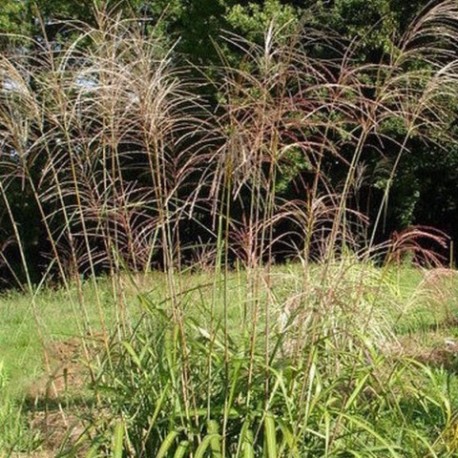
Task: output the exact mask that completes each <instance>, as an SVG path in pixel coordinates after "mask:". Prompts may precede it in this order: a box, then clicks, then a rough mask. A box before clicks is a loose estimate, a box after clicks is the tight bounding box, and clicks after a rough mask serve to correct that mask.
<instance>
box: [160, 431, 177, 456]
mask: <svg viewBox="0 0 458 458" xmlns="http://www.w3.org/2000/svg"><path fill="white" fill-rule="evenodd" d="M177 436H178V431H171V432H169V433H168V434H167V436H166V438H165V439H164V440H163V442H162V444H161V446H160V448H159V451H158V452H157V455H156V458H164V457H165V456H166V455H167V452H168V451H169V450H170V448H171V447H172V445H173V443H174V442H175V439H176V438H177Z"/></svg>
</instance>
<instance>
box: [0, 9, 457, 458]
mask: <svg viewBox="0 0 458 458" xmlns="http://www.w3.org/2000/svg"><path fill="white" fill-rule="evenodd" d="M456 21H457V17H456V7H455V4H454V2H451V1H444V2H440V4H438V6H432V7H431V8H430V9H429V10H428V11H426V12H425V13H424V15H423V16H421V17H419V18H418V20H417V22H416V23H415V24H413V25H412V27H411V28H410V29H408V30H407V32H406V34H405V36H404V37H402V39H401V40H400V41H399V44H398V47H397V48H396V49H393V50H392V53H391V54H390V55H387V56H385V57H386V58H385V59H384V60H383V61H382V62H381V63H380V64H377V65H365V64H361V62H359V61H358V60H357V59H356V58H355V57H354V56H353V47H354V46H358V44H355V43H345V42H344V41H343V40H342V39H340V38H339V37H338V36H334V35H333V34H330V33H328V34H325V33H322V32H320V31H317V30H309V29H306V28H303V29H300V30H298V31H297V32H296V33H294V34H288V35H285V34H284V30H281V29H279V28H277V27H275V24H273V23H272V25H271V26H270V27H269V28H268V30H267V31H266V34H265V37H264V40H263V41H262V43H259V42H258V43H251V42H248V41H246V40H243V39H241V38H239V37H234V36H228V37H227V46H229V47H233V48H236V49H238V50H239V52H240V56H241V64H240V66H233V67H229V66H228V65H225V64H222V65H221V68H220V69H219V76H218V77H217V78H215V80H213V81H210V82H208V81H206V82H204V83H201V82H200V83H198V82H196V81H194V80H192V79H191V78H190V77H189V74H190V73H189V72H188V71H186V70H180V69H177V68H176V67H175V65H174V55H173V50H167V49H165V46H164V44H163V43H162V42H161V41H160V40H159V39H157V40H156V39H153V40H147V39H146V38H145V36H144V35H143V34H142V33H141V31H140V30H139V29H138V28H137V25H136V24H135V22H133V21H121V20H113V19H112V18H109V17H107V16H106V15H100V16H99V19H98V24H97V26H96V27H86V26H82V25H78V27H77V30H76V32H77V38H76V39H75V41H74V42H73V43H71V44H70V45H69V46H68V47H66V48H59V49H58V50H56V49H55V48H53V45H52V43H41V42H40V43H33V46H31V49H34V50H36V52H34V53H33V54H31V55H28V56H27V58H25V57H24V56H23V55H21V54H20V55H16V56H15V55H12V56H2V58H1V59H0V69H1V72H2V73H1V75H2V77H3V78H6V80H7V82H8V85H7V89H5V87H3V90H2V91H1V99H0V122H1V135H2V139H3V140H2V141H3V143H4V145H6V146H7V147H8V148H9V151H10V153H11V154H10V155H9V156H7V157H2V163H1V166H2V167H1V174H2V175H1V180H0V197H1V198H2V206H3V207H2V209H3V211H2V218H4V220H5V221H6V222H7V224H6V226H5V227H7V230H8V231H9V238H8V244H6V245H7V246H5V250H3V251H2V252H1V253H2V260H3V269H4V270H5V271H6V272H8V273H9V275H10V277H11V278H12V279H14V280H16V281H17V282H18V283H20V284H21V285H22V286H23V289H24V290H25V291H26V292H27V293H28V294H29V296H28V297H30V298H31V299H30V304H31V305H30V315H31V316H32V317H33V320H34V322H35V324H36V327H35V329H36V330H37V340H39V341H40V343H41V344H42V345H43V348H45V349H46V344H47V333H48V331H49V329H50V328H51V327H52V322H51V323H50V322H47V320H46V321H45V319H44V318H45V313H46V310H45V308H44V307H43V306H42V305H43V304H41V302H40V297H41V295H42V294H45V293H44V292H43V291H42V290H43V287H44V285H46V283H47V282H49V283H51V282H52V281H54V282H59V283H60V284H61V285H62V287H63V292H56V293H54V294H55V295H58V294H63V295H64V299H63V300H62V302H65V301H67V300H68V303H66V304H61V305H60V306H59V310H60V311H61V312H62V313H64V311H65V310H66V309H67V306H68V309H69V310H71V313H72V314H73V316H74V317H76V318H77V320H76V321H75V323H74V326H75V328H71V329H72V330H73V329H75V331H72V332H74V333H75V336H76V337H77V340H78V346H79V347H80V349H81V352H80V353H81V359H82V360H83V361H85V368H86V372H87V374H88V375H87V377H88V379H89V380H90V383H89V386H90V388H91V390H92V392H91V393H92V397H91V398H90V402H87V403H86V404H85V406H84V408H83V409H82V410H81V412H82V415H81V416H82V423H83V425H84V428H83V429H82V431H80V434H79V436H80V437H79V439H78V440H76V441H74V443H73V444H72V443H71V441H70V439H69V437H67V438H66V439H65V440H64V441H63V442H64V443H63V444H62V445H61V446H60V448H59V450H60V452H59V453H60V454H61V456H62V455H63V456H65V454H67V456H75V454H76V453H85V454H89V456H98V455H101V456H107V455H108V456H117V457H121V456H135V457H142V456H145V457H146V456H158V457H166V456H170V457H171V456H175V457H180V456H192V457H195V458H198V457H203V456H214V457H222V456H234V457H242V456H244V457H248V456H267V457H269V458H274V457H280V456H291V457H303V456H310V457H313V456H326V457H333V456H335V457H338V456H339V457H346V456H364V457H387V456H391V457H402V456H418V457H425V456H431V457H447V456H450V457H452V456H454V455H456V453H457V444H456V440H455V439H454V437H455V432H456V412H455V411H454V409H453V407H452V406H453V404H452V400H453V399H455V396H456V393H455V392H456V387H455V381H454V380H453V379H452V378H450V377H448V376H446V375H444V374H445V373H444V371H443V370H437V369H435V368H434V369H432V368H431V367H429V366H428V364H429V362H428V361H427V360H425V361H423V362H420V361H419V358H417V359H415V358H414V357H412V355H408V354H405V353H403V347H402V342H401V343H400V338H399V336H400V335H401V334H402V333H403V332H404V333H406V334H407V333H408V332H409V330H408V325H407V324H406V323H408V322H409V320H408V318H407V314H408V313H410V312H411V311H415V312H419V315H421V314H422V313H423V312H422V311H421V309H419V308H418V307H417V302H418V301H417V298H418V297H424V298H425V299H424V301H425V302H426V303H430V299H428V294H432V295H433V296H434V293H431V291H432V289H431V288H432V286H431V285H432V284H434V281H431V282H432V283H431V282H430V284H428V280H426V279H425V281H424V282H423V283H422V286H420V287H418V288H417V287H414V288H413V289H414V293H412V294H411V293H410V292H406V291H405V290H404V289H403V288H402V287H401V286H399V279H398V278H397V277H396V273H397V271H396V270H395V269H394V268H393V267H392V266H393V265H396V264H397V265H398V267H399V265H400V264H402V262H405V259H406V258H407V257H409V258H410V259H411V260H412V261H414V262H415V263H417V264H423V265H438V263H439V261H440V257H439V256H438V255H436V253H435V251H434V250H431V249H429V250H428V249H425V248H424V244H422V243H421V240H423V241H424V239H426V240H427V242H428V244H429V245H430V246H438V247H439V248H440V249H445V248H446V237H445V236H444V235H443V234H440V233H438V232H435V231H432V230H427V229H425V228H411V229H408V230H406V231H403V232H401V233H399V234H394V235H393V237H392V240H391V241H389V242H386V243H383V244H376V239H377V234H378V231H379V230H380V228H381V226H382V225H383V219H384V212H385V209H386V205H387V203H388V197H389V192H390V187H391V186H392V183H393V180H394V179H395V176H396V173H397V168H398V166H399V164H400V161H401V158H402V156H403V155H405V154H408V153H409V146H410V144H411V143H410V141H411V140H412V139H413V138H414V139H415V140H416V141H418V140H421V139H431V138H433V137H434V136H431V135H430V133H431V132H435V133H436V134H437V135H438V136H441V135H444V136H446V135H447V134H448V132H447V126H448V125H449V122H450V119H451V118H452V117H453V108H451V106H450V103H449V101H450V100H451V98H453V97H454V96H456V89H457V85H456V82H457V73H456V65H454V64H453V65H449V64H444V62H446V59H447V58H448V56H450V53H451V52H455V51H456V44H457V39H456V38H457V36H456V23H457V22H456ZM420 36H421V39H420V38H419V37H420ZM439 38H440V39H439ZM323 48H326V49H327V50H330V51H332V52H331V54H332V56H333V58H329V56H328V57H326V58H324V57H323V53H322V52H321V51H322V50H323ZM320 50H321V51H320ZM220 51H221V54H222V57H223V62H225V61H224V51H223V50H220ZM212 74H213V72H212ZM200 84H205V90H204V91H201V89H202V87H201V86H200ZM209 85H212V87H213V89H212V91H213V95H214V96H215V99H216V100H217V101H218V103H217V105H216V106H212V105H211V101H208V100H205V99H204V96H202V95H198V94H201V93H206V91H207V90H209V89H208V88H209ZM212 102H213V103H214V102H215V101H214V100H213V101H212ZM380 149H381V150H386V149H390V150H392V151H394V156H393V161H392V167H391V168H390V170H389V171H388V172H387V173H385V175H384V177H383V180H381V182H380V183H379V184H378V185H379V187H380V186H381V189H382V192H381V193H380V196H379V205H378V206H377V208H376V211H375V212H372V213H371V214H369V215H365V214H364V213H363V212H362V211H360V205H359V204H358V202H360V197H361V190H362V189H363V188H364V183H365V179H364V170H365V166H366V158H367V160H368V161H369V162H370V161H374V160H375V161H377V160H379V159H380V156H379V154H378V152H379V150H380ZM382 159H383V158H382ZM336 169H338V171H339V173H338V174H336V173H329V172H330V171H333V172H336ZM336 176H337V177H340V178H338V179H336ZM331 177H332V178H331ZM19 186H21V189H23V190H24V194H23V196H21V198H20V199H19V198H18V193H17V189H18V187H19ZM26 197H27V199H26ZM30 208H32V210H30ZM21 210H24V211H25V213H24V214H25V215H29V216H30V215H31V214H32V215H33V216H34V218H35V219H34V221H36V222H37V226H38V228H39V229H38V231H39V232H40V239H42V240H45V241H46V251H47V253H48V254H47V257H45V256H41V255H38V254H37V248H36V246H35V247H34V244H33V243H30V241H31V240H33V238H30V237H25V236H24V234H25V233H24V231H25V230H26V228H28V227H29V226H28V225H27V224H26V221H25V220H24V214H23V212H22V211H21ZM8 250H10V251H8ZM7 254H9V255H8V256H7ZM34 256H38V258H39V259H40V260H41V262H42V263H41V264H40V263H37V265H40V266H41V269H42V272H36V271H35V272H33V269H31V266H34V267H36V265H35V264H34V263H33V260H34V259H36V258H35V257H34ZM276 256H277V257H279V258H281V259H282V260H283V261H285V262H286V261H287V260H289V261H291V265H289V266H288V265H286V266H281V267H280V266H276V263H275V257H276ZM154 265H155V266H157V267H160V268H161V270H162V271H163V273H157V274H151V272H150V270H151V267H152V266H154ZM38 270H40V269H38ZM400 271H401V276H402V275H406V270H403V269H400ZM191 272H193V273H191ZM412 272H414V274H413V275H420V274H419V273H418V272H419V271H418V270H416V271H413V270H412V271H409V272H408V274H409V275H411V274H412ZM436 272H437V270H436ZM101 273H106V274H108V275H107V278H106V279H105V280H101V279H100V278H99V275H100V274H101ZM85 279H86V280H87V281H86V280H85ZM426 284H428V285H429V286H425V285H426ZM102 285H105V286H102ZM147 288H150V289H151V291H150V293H148V292H145V289H147ZM444 288H445V287H444ZM442 289H443V288H442V287H441V288H440V290H441V291H442ZM427 291H429V293H428V292H427ZM455 297H456V296H455V295H454V293H452V292H451V293H450V295H449V296H447V298H446V299H444V300H439V304H440V305H441V306H444V309H443V312H441V313H438V315H437V317H436V319H437V320H438V321H439V322H441V323H443V322H444V320H446V321H447V320H448V321H447V322H448V323H450V322H451V320H450V318H451V317H453V316H454V314H455V310H454V308H453V304H454V302H455ZM412 298H413V299H412ZM444 304H446V305H444ZM136 306H139V308H140V312H136V311H135V310H134V307H136ZM56 308H57V307H56ZM140 315H141V316H140ZM428 320H429V321H430V320H431V316H428V317H427V318H426V322H428ZM421 321H422V319H421V320H419V322H421ZM72 326H73V325H72ZM422 326H423V325H418V324H417V323H416V324H415V325H413V329H412V330H410V332H412V331H413V332H414V331H416V330H417V329H418V328H422ZM47 327H48V329H47ZM69 327H70V326H69ZM45 354H46V355H47V354H48V352H45ZM46 364H47V367H46V370H47V371H48V373H49V374H48V375H50V376H51V378H52V383H51V385H52V387H53V390H54V392H55V399H54V400H53V402H54V405H55V406H57V410H58V411H59V412H64V407H66V406H67V407H68V406H69V405H72V402H71V401H72V400H71V399H70V401H69V399H68V396H67V394H68V393H67V392H66V385H67V378H68V370H65V369H64V372H63V374H64V375H63V379H64V382H65V383H64V388H65V393H64V396H62V395H59V392H58V389H57V387H56V385H57V381H56V380H55V379H54V376H53V371H52V367H51V364H49V358H48V360H47V363H46ZM64 401H65V402H64ZM80 444H84V445H83V446H82V448H81V449H78V446H79V445H80ZM65 450H67V452H66V451H65Z"/></svg>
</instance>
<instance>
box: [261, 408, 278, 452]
mask: <svg viewBox="0 0 458 458" xmlns="http://www.w3.org/2000/svg"><path fill="white" fill-rule="evenodd" d="M264 431H265V435H266V451H267V458H277V456H278V454H277V437H276V433H275V420H274V417H273V415H271V414H270V413H268V414H267V415H266V418H265V419H264Z"/></svg>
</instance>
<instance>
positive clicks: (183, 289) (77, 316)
mask: <svg viewBox="0 0 458 458" xmlns="http://www.w3.org/2000/svg"><path fill="white" fill-rule="evenodd" d="M344 264H345V263H344ZM322 269H323V268H322V267H320V266H311V267H310V268H308V269H307V272H309V275H310V278H309V282H311V283H314V285H315V286H314V288H310V289H309V290H308V292H307V295H309V296H310V295H313V294H318V293H319V291H327V292H329V291H332V289H336V290H337V294H339V291H340V294H344V293H345V292H348V295H349V299H350V300H351V299H352V294H354V291H355V285H357V284H358V283H359V282H360V281H361V277H362V272H363V274H364V277H366V278H367V279H368V280H367V281H368V284H369V287H367V288H365V289H364V292H363V293H362V294H364V296H365V304H366V305H368V306H369V307H371V309H370V310H360V311H359V312H358V313H359V314H360V319H361V320H362V321H361V323H365V324H367V325H368V326H374V329H375V325H374V324H373V323H372V321H371V322H370V323H369V321H366V320H368V318H367V317H370V319H371V320H374V322H375V323H376V325H377V326H378V328H377V329H379V328H380V329H382V328H383V330H382V331H381V333H380V336H377V335H374V336H373V338H374V341H377V339H378V344H377V345H379V346H380V348H381V349H382V351H385V352H386V353H387V354H390V355H402V356H406V357H407V358H412V359H414V360H418V361H420V362H421V363H422V364H425V365H426V366H427V367H428V366H429V367H430V368H431V370H433V371H435V372H437V373H438V374H439V375H438V377H439V379H440V380H442V379H443V380H444V383H445V380H448V382H447V383H448V384H450V383H451V384H452V385H453V387H454V386H455V385H456V380H455V375H454V372H455V370H457V369H458V363H457V361H456V360H457V358H456V355H458V339H457V341H456V342H455V337H458V332H457V328H456V321H457V317H458V282H457V274H456V272H454V271H451V270H448V269H434V270H430V271H427V270H420V269H417V268H412V267H407V266H403V267H393V268H377V267H373V266H369V265H362V264H359V263H355V262H353V261H352V262H347V263H346V265H345V266H343V265H342V264H339V265H338V266H337V267H336V269H335V273H333V270H332V268H330V266H327V267H326V269H327V272H326V276H325V277H323V278H322V277H321V274H322ZM342 272H345V275H343V274H342ZM254 275H255V276H258V275H259V278H261V281H260V283H259V284H257V286H256V288H258V290H256V296H255V297H253V300H255V301H257V302H261V303H262V302H265V303H269V309H270V311H269V314H270V317H269V320H270V321H269V326H270V331H271V332H272V333H278V334H280V333H281V332H282V329H283V328H282V326H283V327H285V332H287V331H286V329H287V325H285V320H286V322H287V321H288V313H289V314H290V313H291V308H292V307H293V304H294V303H295V300H296V299H297V297H299V296H300V294H301V288H302V287H303V284H304V278H303V275H304V270H303V269H302V268H301V266H299V265H294V264H293V265H289V266H288V265H285V266H276V267H271V268H269V271H268V272H266V271H262V270H260V271H259V273H255V274H254ZM353 279H354V281H355V282H356V283H353ZM172 280H173V282H174V288H176V289H177V291H179V292H178V293H177V295H176V297H175V300H178V301H179V302H180V307H181V310H182V312H183V314H184V316H185V320H187V321H188V322H193V323H195V328H194V329H195V330H196V332H197V333H199V332H201V333H202V335H204V336H205V337H206V335H207V334H206V333H211V332H212V329H216V328H218V329H219V330H223V332H224V330H226V332H227V335H228V336H229V341H231V339H238V338H240V340H241V341H243V334H244V333H246V332H248V331H247V328H248V327H249V324H250V319H251V318H250V317H251V316H252V315H250V313H251V312H250V310H249V309H250V307H251V304H250V302H251V299H250V294H252V292H253V290H252V288H253V285H250V281H251V280H250V279H249V275H248V274H247V272H245V271H243V270H234V271H230V272H228V273H226V274H225V275H223V273H220V275H218V274H215V273H214V272H213V273H183V274H182V275H180V276H175V277H173V279H172ZM263 282H268V285H267V284H266V287H265V291H264V290H263V288H262V285H263ZM339 282H340V283H339ZM345 282H347V284H345ZM337 285H338V288H337ZM170 290H171V285H170V278H168V277H167V275H166V274H162V273H153V274H149V275H146V276H144V275H142V276H134V275H129V274H122V275H119V276H118V277H116V278H111V279H110V278H101V279H98V280H96V281H93V280H87V281H84V282H82V283H81V284H80V285H79V286H78V284H74V285H72V286H71V287H69V288H59V289H43V290H42V291H39V292H37V293H36V294H35V295H34V296H33V297H32V296H31V295H28V294H25V293H20V292H8V293H4V294H3V295H2V296H1V298H0V312H1V314H2V321H1V324H0V348H1V362H2V364H3V369H2V377H3V379H4V383H3V386H2V390H3V391H4V393H6V392H7V393H8V394H9V396H10V399H12V400H14V401H13V404H14V405H15V406H16V411H15V412H16V414H17V415H18V412H19V410H20V409H21V408H22V410H23V416H22V421H21V423H20V424H19V426H18V423H17V418H18V416H17V415H16V416H14V415H9V416H8V417H7V418H3V419H2V421H3V426H2V430H1V431H2V434H6V435H8V437H3V438H1V437H0V442H2V443H3V444H7V443H8V441H11V435H12V432H11V427H10V428H8V424H9V423H10V425H9V426H11V423H13V424H14V427H16V428H18V427H19V428H22V433H23V434H24V435H27V434H31V435H32V436H33V437H41V435H42V431H41V432H36V431H35V432H32V431H26V430H27V429H28V428H30V425H28V422H27V420H25V418H26V415H27V411H28V410H29V409H30V405H32V404H33V402H35V403H36V402H43V401H44V400H43V399H38V398H39V396H40V395H39V394H37V392H38V391H37V390H36V389H34V387H35V385H36V384H40V383H43V380H49V379H50V378H51V377H52V376H53V374H51V373H49V371H50V370H52V367H50V366H52V365H53V361H52V359H53V358H54V357H55V355H53V348H54V346H55V345H58V344H59V343H62V344H65V343H66V342H75V341H76V342H83V341H84V342H89V343H91V342H93V341H94V340H97V342H98V343H97V348H98V349H99V350H100V351H101V353H103V351H104V345H105V344H106V345H108V346H111V343H112V342H113V340H114V339H118V338H119V340H121V341H122V340H123V339H124V340H125V341H131V340H129V339H130V337H129V336H132V335H134V334H135V329H136V324H137V322H138V321H139V320H140V319H141V317H142V316H144V315H145V314H146V315H148V313H150V311H151V310H150V309H151V307H153V308H154V309H155V310H160V309H161V308H162V307H163V308H164V310H165V309H166V308H167V307H168V305H167V304H169V303H170V301H171V300H172V298H171V297H169V291H170ZM359 294H360V293H358V295H359ZM340 299H343V300H345V298H342V297H340ZM349 307H350V308H351V304H349ZM352 313H355V316H354V317H353V318H352V319H354V320H358V319H359V318H358V316H357V313H356V311H354V310H353V311H352ZM282 320H283V321H282ZM265 324H266V320H265V317H263V318H261V319H260V322H259V323H258V324H257V328H258V329H259V331H257V332H258V333H259V337H260V341H261V342H262V341H263V339H262V334H263V333H264V332H267V331H265ZM361 326H364V325H363V324H361ZM216 335H219V336H220V337H221V334H220V333H219V331H218V330H215V336H216ZM220 337H218V338H217V337H215V342H216V341H217V339H219V338H220ZM221 338H222V337H221ZM213 343H214V342H213ZM213 343H211V340H210V343H209V344H212V345H213ZM132 345H133V344H132ZM231 345H236V344H231ZM260 345H261V344H260ZM132 351H133V350H132ZM46 356H47V357H46ZM389 357H391V356H389ZM47 358H48V359H47ZM69 358H74V355H69ZM78 358H81V361H80V362H81V364H82V367H83V366H85V365H86V364H87V361H84V360H85V357H84V355H82V353H79V356H78ZM49 359H51V362H49ZM47 361H48V362H47ZM94 365H95V362H94ZM444 367H445V372H441V371H443V370H444V369H443V368H444ZM423 375H424V374H423ZM423 375H422V372H421V371H420V372H419V376H418V380H417V381H416V382H415V383H418V384H420V385H425V386H428V384H429V383H430V382H431V381H430V380H428V377H425V378H422V377H423ZM450 377H451V378H450ZM450 380H451V381H450ZM440 383H442V382H440ZM453 387H452V388H453ZM436 388H437V387H436ZM436 388H435V389H436ZM78 389H80V388H78ZM81 389H83V388H81ZM452 391H453V392H455V391H456V387H455V388H453V389H452ZM79 394H82V393H78V390H76V391H72V392H71V396H73V397H75V398H76V397H78V395H79ZM449 394H450V393H449ZM33 396H35V397H36V398H35V399H32V398H33ZM453 396H455V395H453ZM67 401H68V400H67ZM24 402H25V403H24ZM13 404H10V405H9V406H8V408H9V409H11V405H13ZM67 405H69V404H68V403H67ZM13 411H14V410H13ZM42 440H45V439H44V438H43V437H41V438H40V439H39V440H35V441H29V442H27V441H25V442H24V441H23V442H22V445H21V447H22V448H23V449H27V447H29V448H30V447H32V445H31V444H34V445H33V447H36V446H38V447H42V442H41V441H42ZM24 444H25V445H24ZM37 444H38V445H37ZM40 444H41V445H40ZM10 445H11V444H10ZM444 456H445V455H444Z"/></svg>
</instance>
